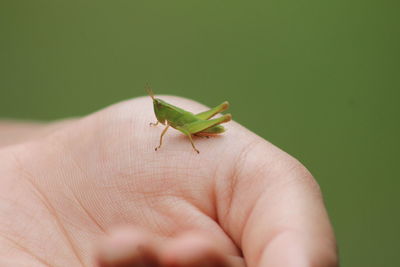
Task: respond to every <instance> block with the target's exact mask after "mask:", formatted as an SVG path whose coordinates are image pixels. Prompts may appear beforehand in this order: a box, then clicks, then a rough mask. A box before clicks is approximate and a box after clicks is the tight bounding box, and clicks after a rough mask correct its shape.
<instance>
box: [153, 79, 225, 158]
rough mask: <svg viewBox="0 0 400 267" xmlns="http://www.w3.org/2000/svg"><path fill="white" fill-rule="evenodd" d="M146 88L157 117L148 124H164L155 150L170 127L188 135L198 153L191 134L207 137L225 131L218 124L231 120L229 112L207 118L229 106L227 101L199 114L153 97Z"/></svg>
mask: <svg viewBox="0 0 400 267" xmlns="http://www.w3.org/2000/svg"><path fill="white" fill-rule="evenodd" d="M146 90H147V93H148V94H149V96H150V97H151V98H152V99H153V106H154V113H155V115H156V117H157V122H156V123H150V125H152V126H156V125H158V123H161V124H163V125H166V127H165V128H164V130H163V131H162V133H161V136H160V145H159V146H158V147H156V148H155V150H156V151H157V149H159V148H161V145H162V139H163V136H164V135H165V133H166V132H167V130H168V128H169V127H172V128H175V129H176V130H178V131H181V132H182V133H183V134H185V135H186V136H187V137H189V140H190V143H191V144H192V147H193V149H194V150H195V151H196V152H197V153H200V151H199V150H198V149H197V148H196V146H195V145H194V142H193V139H192V135H195V136H206V137H209V136H213V135H217V134H220V133H223V132H225V128H224V127H223V126H221V125H219V124H221V123H225V122H228V121H230V120H232V115H231V114H225V115H223V116H221V117H219V118H216V119H212V120H209V119H210V118H212V117H214V116H215V115H216V114H218V113H220V112H222V111H224V110H226V109H227V108H228V107H229V103H228V102H227V101H225V102H223V103H222V104H220V105H218V106H216V107H215V108H212V109H210V110H207V111H204V112H201V113H199V114H193V113H191V112H189V111H186V110H184V109H181V108H178V107H176V106H173V105H171V104H169V103H167V102H165V101H163V100H161V99H159V98H155V97H154V93H153V91H152V90H151V88H150V87H146Z"/></svg>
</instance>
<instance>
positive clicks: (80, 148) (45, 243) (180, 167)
mask: <svg viewBox="0 0 400 267" xmlns="http://www.w3.org/2000/svg"><path fill="white" fill-rule="evenodd" d="M163 99H165V100H166V101H168V102H169V103H173V104H175V105H177V106H180V107H182V108H184V109H187V110H190V111H193V112H201V111H204V110H205V109H206V107H204V106H202V105H200V104H198V103H196V102H193V101H190V100H187V99H182V98H177V97H163ZM150 121H154V114H153V110H152V104H151V100H150V99H149V98H137V99H133V100H129V101H126V102H123V103H119V104H116V105H113V106H111V107H108V108H106V109H103V110H101V111H99V112H97V113H94V114H92V115H89V116H86V117H83V118H80V119H72V120H68V121H63V122H57V123H55V124H24V123H23V124H18V123H10V122H6V123H0V129H7V131H8V132H9V133H12V134H10V135H8V136H7V135H6V134H5V133H2V131H0V133H2V134H3V135H2V136H0V137H1V138H0V140H7V141H6V142H5V141H3V142H0V196H1V198H2V199H1V202H0V203H1V204H0V266H103V267H104V266H117V267H119V266H143V265H147V266H171V267H172V266H205V265H207V266H238V267H239V266H240V267H242V266H245V265H247V266H267V267H272V266H337V253H336V244H335V237H334V235H333V231H332V227H331V224H330V222H329V219H328V216H327V213H326V211H325V208H324V204H323V200H322V197H321V193H320V189H319V187H318V184H317V183H316V182H315V180H314V179H313V177H312V176H311V174H310V173H309V172H308V171H307V170H306V169H305V168H304V167H303V166H302V165H301V164H300V163H299V162H298V161H297V160H296V159H294V158H293V157H291V156H290V155H288V154H287V153H285V152H283V151H282V150H280V149H279V148H277V147H275V146H274V145H272V144H270V143H269V142H267V141H265V140H264V139H262V138H260V137H259V136H257V135H255V134H254V133H252V132H250V131H249V130H247V129H245V128H244V127H242V126H240V125H239V124H237V123H235V122H230V123H228V124H226V128H227V130H228V131H227V132H226V133H225V134H223V135H221V136H217V137H213V138H210V139H202V138H194V139H196V145H197V146H198V147H199V149H201V151H202V153H201V154H199V155H198V154H196V153H193V150H192V149H191V148H190V144H188V140H187V137H185V136H184V135H182V134H181V133H179V132H178V131H176V132H175V131H174V132H173V131H171V133H170V134H169V135H168V136H166V137H165V138H166V139H168V146H165V147H163V149H162V150H159V151H157V152H155V151H154V143H155V142H157V140H158V138H159V135H160V133H161V131H162V129H161V128H153V127H149V126H148V123H149V122H150ZM1 127H2V128H1Z"/></svg>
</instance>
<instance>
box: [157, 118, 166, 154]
mask: <svg viewBox="0 0 400 267" xmlns="http://www.w3.org/2000/svg"><path fill="white" fill-rule="evenodd" d="M168 128H169V125H168V124H167V127H165V128H164V130H163V131H162V133H161V136H160V145H159V146H158V147H156V148H155V149H154V150H155V151H157V149H159V148H161V145H162V138H163V136H164V134H165V133H166V132H167V130H168Z"/></svg>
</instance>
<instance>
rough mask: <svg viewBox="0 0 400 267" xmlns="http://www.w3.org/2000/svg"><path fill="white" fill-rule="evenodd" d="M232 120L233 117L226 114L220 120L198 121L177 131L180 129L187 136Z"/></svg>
mask: <svg viewBox="0 0 400 267" xmlns="http://www.w3.org/2000/svg"><path fill="white" fill-rule="evenodd" d="M231 119H232V115H231V114H226V115H224V116H222V117H219V118H216V119H213V120H198V121H195V122H192V123H189V124H186V125H183V126H179V127H177V128H176V129H178V130H179V131H181V132H183V133H184V134H186V135H188V134H195V133H199V132H201V131H204V130H206V129H208V128H211V127H213V126H215V125H218V124H221V123H225V122H228V121H230V120H231Z"/></svg>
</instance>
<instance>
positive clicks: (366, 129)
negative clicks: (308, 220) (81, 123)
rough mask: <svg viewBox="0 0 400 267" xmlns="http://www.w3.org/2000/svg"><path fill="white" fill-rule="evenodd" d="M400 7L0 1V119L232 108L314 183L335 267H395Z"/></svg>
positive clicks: (308, 1) (320, 0)
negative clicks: (333, 244)
mask: <svg viewBox="0 0 400 267" xmlns="http://www.w3.org/2000/svg"><path fill="white" fill-rule="evenodd" d="M399 10H400V2H399V1H396V0H380V1H370V0H336V1H327V0H304V1H298V0H269V1H232V0H231V1H222V0H219V1H206V0H203V1H187V0H186V1H183V0H182V1H173V0H172V1H122V0H114V1H100V0H97V1H82V0H79V1H75V0H68V1H56V0H52V1H50V0H48V1H44V0H35V1H31V0H25V1H23V0H19V1H16V0H0V118H3V119H5V118H14V119H24V120H55V119H59V118H65V117H71V116H82V115H85V114H88V113H91V112H94V111H96V110H98V109H101V108H103V107H105V106H107V105H111V104H113V103H116V102H118V101H121V100H125V99H128V98H132V97H137V96H140V95H144V85H145V84H146V83H147V82H149V83H150V85H151V86H152V87H153V89H154V91H155V92H156V93H158V94H174V95H179V96H184V97H188V98H193V99H195V100H197V101H199V102H202V103H204V104H206V105H209V106H214V105H217V104H219V103H220V102H222V101H224V100H229V101H230V103H231V109H230V112H231V113H232V114H233V116H234V119H235V120H237V121H238V122H240V123H241V124H243V125H245V126H246V127H248V128H249V129H251V130H252V131H254V132H256V133H257V134H259V135H261V136H263V137H264V138H266V139H267V140H269V141H271V142H272V143H274V144H276V145H277V146H279V147H281V148H282V149H284V150H285V151H287V152H289V153H290V154H292V155H294V156H295V157H297V158H298V159H299V160H300V161H301V162H303V163H304V164H305V165H306V166H307V167H308V168H309V169H310V171H311V172H312V173H313V174H314V176H315V177H316V179H317V180H318V182H319V183H320V185H321V187H322V190H323V193H324V196H325V201H326V205H327V208H328V211H329V214H330V216H331V219H332V222H333V225H334V228H335V232H336V235H337V238H338V244H339V250H340V258H341V264H342V266H400V260H399V251H400V244H399V241H400V230H399V227H400V214H399V213H400V207H399V205H400V198H399V190H400V175H399V159H400V157H399V154H398V153H399V149H400V142H399V138H400V105H399V101H400V16H399Z"/></svg>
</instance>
